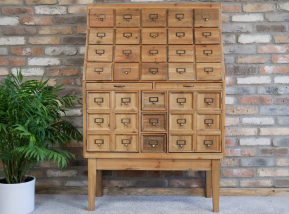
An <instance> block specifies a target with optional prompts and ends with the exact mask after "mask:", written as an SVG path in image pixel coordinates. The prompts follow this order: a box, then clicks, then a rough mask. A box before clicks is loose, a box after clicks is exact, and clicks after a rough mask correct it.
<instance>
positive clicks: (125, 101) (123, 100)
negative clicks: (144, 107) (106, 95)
mask: <svg viewBox="0 0 289 214" xmlns="http://www.w3.org/2000/svg"><path fill="white" fill-rule="evenodd" d="M130 102H131V99H130V97H124V98H121V103H124V104H125V105H127V104H128V103H130Z"/></svg>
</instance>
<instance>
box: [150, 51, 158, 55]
mask: <svg viewBox="0 0 289 214" xmlns="http://www.w3.org/2000/svg"><path fill="white" fill-rule="evenodd" d="M158 53H159V51H158V50H149V54H151V55H153V56H155V55H156V54H158Z"/></svg>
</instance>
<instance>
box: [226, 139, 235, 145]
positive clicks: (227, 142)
mask: <svg viewBox="0 0 289 214" xmlns="http://www.w3.org/2000/svg"><path fill="white" fill-rule="evenodd" d="M225 145H226V146H234V142H233V140H232V139H225Z"/></svg>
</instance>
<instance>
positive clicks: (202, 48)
mask: <svg viewBox="0 0 289 214" xmlns="http://www.w3.org/2000/svg"><path fill="white" fill-rule="evenodd" d="M196 62H221V50H220V46H219V45H197V46H196Z"/></svg>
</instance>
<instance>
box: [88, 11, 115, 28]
mask: <svg viewBox="0 0 289 214" xmlns="http://www.w3.org/2000/svg"><path fill="white" fill-rule="evenodd" d="M89 25H90V27H113V26H114V16H113V9H91V10H90V12H89Z"/></svg>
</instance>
